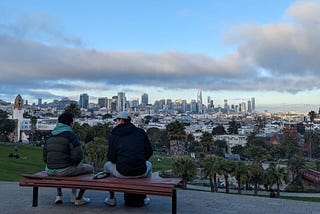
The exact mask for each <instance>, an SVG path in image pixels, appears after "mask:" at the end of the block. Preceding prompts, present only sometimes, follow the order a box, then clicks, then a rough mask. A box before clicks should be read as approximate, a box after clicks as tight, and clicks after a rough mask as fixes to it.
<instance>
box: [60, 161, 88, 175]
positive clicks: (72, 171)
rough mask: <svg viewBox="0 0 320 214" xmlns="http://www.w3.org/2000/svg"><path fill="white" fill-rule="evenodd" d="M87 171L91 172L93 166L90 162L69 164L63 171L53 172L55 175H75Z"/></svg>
mask: <svg viewBox="0 0 320 214" xmlns="http://www.w3.org/2000/svg"><path fill="white" fill-rule="evenodd" d="M87 173H93V167H92V166H91V165H90V164H82V163H80V164H78V165H77V166H69V167H68V168H67V169H66V170H64V171H63V172H59V173H57V174H55V176H77V175H82V174H87Z"/></svg>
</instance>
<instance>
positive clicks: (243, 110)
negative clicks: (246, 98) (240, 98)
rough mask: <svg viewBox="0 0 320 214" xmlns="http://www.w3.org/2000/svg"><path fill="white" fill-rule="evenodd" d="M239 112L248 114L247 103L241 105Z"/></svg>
mask: <svg viewBox="0 0 320 214" xmlns="http://www.w3.org/2000/svg"><path fill="white" fill-rule="evenodd" d="M239 111H240V112H247V106H246V103H245V102H242V103H240V104H239Z"/></svg>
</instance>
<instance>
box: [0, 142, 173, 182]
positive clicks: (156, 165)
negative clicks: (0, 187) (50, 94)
mask: <svg viewBox="0 0 320 214" xmlns="http://www.w3.org/2000/svg"><path fill="white" fill-rule="evenodd" d="M10 153H12V154H18V155H19V156H20V158H9V154H10ZM150 161H151V163H152V165H153V171H154V172H157V171H161V170H164V169H165V170H167V169H171V166H172V163H173V161H172V158H171V157H169V156H165V155H160V154H154V155H153V156H152V157H151V158H150ZM44 168H45V163H44V162H43V161H42V147H35V146H31V145H24V144H19V145H18V151H15V144H4V143H0V181H18V180H20V178H21V177H20V174H22V173H35V172H39V171H43V170H44Z"/></svg>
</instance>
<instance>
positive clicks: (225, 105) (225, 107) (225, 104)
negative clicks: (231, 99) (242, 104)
mask: <svg viewBox="0 0 320 214" xmlns="http://www.w3.org/2000/svg"><path fill="white" fill-rule="evenodd" d="M223 102H224V105H223V108H224V110H225V112H226V113H228V112H229V105H228V100H227V99H225V100H224V101H223Z"/></svg>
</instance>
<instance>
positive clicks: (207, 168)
mask: <svg viewBox="0 0 320 214" xmlns="http://www.w3.org/2000/svg"><path fill="white" fill-rule="evenodd" d="M219 161H220V158H219V157H217V156H215V155H210V156H207V157H205V158H204V160H203V170H204V173H205V174H206V175H207V176H208V177H209V182H210V188H211V192H214V191H217V190H218V184H217V173H219Z"/></svg>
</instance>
